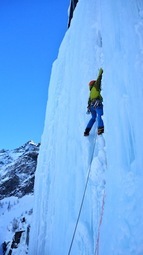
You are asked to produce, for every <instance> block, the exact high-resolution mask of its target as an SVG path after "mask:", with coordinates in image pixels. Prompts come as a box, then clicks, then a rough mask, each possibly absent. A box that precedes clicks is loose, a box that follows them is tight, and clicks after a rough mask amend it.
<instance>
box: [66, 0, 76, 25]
mask: <svg viewBox="0 0 143 255" xmlns="http://www.w3.org/2000/svg"><path fill="white" fill-rule="evenodd" d="M77 3H78V0H71V3H70V10H69V21H68V28H69V27H70V24H71V19H72V17H73V12H74V9H75V7H76V5H77Z"/></svg>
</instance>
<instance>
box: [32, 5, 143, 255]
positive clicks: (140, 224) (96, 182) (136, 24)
mask: <svg viewBox="0 0 143 255" xmlns="http://www.w3.org/2000/svg"><path fill="white" fill-rule="evenodd" d="M100 67H103V70H104V73H103V82H102V95H103V98H104V123H105V134H103V135H101V136H97V135H96V126H95V127H94V129H93V130H92V132H91V134H90V136H89V137H88V138H87V137H86V138H85V137H84V136H83V132H84V129H85V126H86V123H87V121H88V120H89V116H87V115H86V114H85V111H86V105H87V99H88V93H89V91H88V85H87V84H88V82H89V81H90V80H92V79H96V77H97V74H98V69H99V68H100ZM142 73H143V1H142V0H131V1H124V0H117V1H113V0H108V1H107V0H96V1H95V0H90V1H89V0H80V1H78V3H77V6H76V9H75V11H74V17H73V19H72V21H71V25H70V28H69V29H68V31H67V33H66V35H65V37H64V39H63V42H62V44H61V47H60V49H59V54H58V58H57V60H56V61H55V62H54V64H53V68H52V74H51V80H50V86H49V93H48V103H47V112H46V119H45V127H44V132H43V136H42V142H41V149H40V155H39V158H38V167H37V171H36V179H35V192H34V193H35V199H34V214H33V224H32V229H31V234H30V249H29V255H41V254H42V255H70V254H71V255H94V254H96V255H97V254H100V255H117V254H118V255H142V254H143V235H142V233H143V213H142V212H143V199H142V197H143V153H142V145H143V136H142V134H141V127H142V125H143V85H142V84H143V75H142Z"/></svg>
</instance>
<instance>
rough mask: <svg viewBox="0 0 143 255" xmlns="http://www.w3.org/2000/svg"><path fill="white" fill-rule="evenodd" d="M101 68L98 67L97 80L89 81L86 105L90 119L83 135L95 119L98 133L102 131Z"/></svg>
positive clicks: (87, 132) (87, 131) (88, 130)
mask: <svg viewBox="0 0 143 255" xmlns="http://www.w3.org/2000/svg"><path fill="white" fill-rule="evenodd" d="M102 73H103V69H102V68H100V70H99V74H98V77H97V80H93V81H90V82H89V90H90V94H89V99H88V106H87V114H89V113H91V119H90V120H89V122H88V124H87V127H86V129H85V131H84V136H88V135H89V132H90V130H91V128H92V126H93V124H94V123H95V121H96V119H97V128H98V135H101V134H102V133H104V123H103V120H102V117H101V116H102V115H103V103H102V102H103V98H102V96H101V94H100V92H101V80H102Z"/></svg>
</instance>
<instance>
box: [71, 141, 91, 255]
mask: <svg viewBox="0 0 143 255" xmlns="http://www.w3.org/2000/svg"><path fill="white" fill-rule="evenodd" d="M94 149H95V140H94V145H93V150H92V154H91V159H90V162H89V169H88V174H87V179H86V183H85V188H84V192H83V196H82V201H81V205H80V209H79V213H78V217H77V221H76V225H75V228H74V232H73V236H72V240H71V244H70V248H69V251H68V255H70V254H71V249H72V246H73V241H74V238H75V234H76V230H77V227H78V223H79V219H80V215H81V211H82V207H83V202H84V198H85V194H86V190H87V184H88V180H89V175H90V172H91V163H92V160H93V155H94Z"/></svg>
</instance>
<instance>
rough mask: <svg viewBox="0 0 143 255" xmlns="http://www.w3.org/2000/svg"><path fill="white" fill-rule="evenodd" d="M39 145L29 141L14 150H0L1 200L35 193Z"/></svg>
mask: <svg viewBox="0 0 143 255" xmlns="http://www.w3.org/2000/svg"><path fill="white" fill-rule="evenodd" d="M39 146H40V144H35V143H33V142H31V141H29V142H27V143H26V144H24V145H23V146H21V147H19V148H17V149H14V150H0V200H1V199H3V198H5V197H10V196H17V197H22V196H24V195H26V194H29V193H33V189H34V176H35V170H36V166H37V157H38V153H39Z"/></svg>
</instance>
